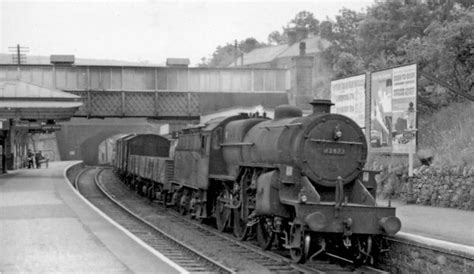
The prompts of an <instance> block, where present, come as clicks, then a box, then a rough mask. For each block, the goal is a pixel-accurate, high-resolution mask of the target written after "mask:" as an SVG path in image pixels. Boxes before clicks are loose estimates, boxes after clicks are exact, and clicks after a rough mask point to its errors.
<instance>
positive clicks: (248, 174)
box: [153, 100, 401, 263]
mask: <svg viewBox="0 0 474 274" xmlns="http://www.w3.org/2000/svg"><path fill="white" fill-rule="evenodd" d="M311 104H312V105H313V112H312V113H311V114H309V115H307V116H303V113H302V111H301V110H300V109H298V108H296V107H293V106H288V105H284V106H279V107H277V108H276V109H275V116H274V119H269V118H267V117H265V116H260V115H255V114H253V115H247V114H241V115H236V116H231V117H221V118H216V119H214V120H212V121H209V122H208V123H206V124H204V125H200V126H194V127H190V128H187V129H184V130H183V131H182V132H181V134H180V135H179V137H178V140H177V145H176V147H175V150H174V157H173V160H174V177H173V178H174V179H173V180H167V181H166V182H164V183H161V182H159V183H158V185H157V187H156V188H157V189H158V190H156V191H153V192H154V193H159V195H155V196H154V197H153V198H157V199H162V200H164V202H166V204H167V205H171V206H176V207H177V208H178V209H179V210H180V211H181V212H182V213H183V214H189V215H191V216H192V217H195V218H198V219H203V220H213V221H214V222H215V225H216V227H217V229H219V230H220V231H232V232H233V233H234V235H235V236H236V237H238V238H239V239H241V240H245V239H247V238H250V237H253V236H255V237H256V238H257V240H258V242H259V244H260V245H261V246H262V247H263V248H265V249H269V248H285V249H288V250H289V251H290V254H291V257H292V259H293V260H294V261H295V262H304V261H305V260H307V259H311V258H313V257H316V256H319V255H324V254H326V255H329V256H333V257H338V258H341V259H345V260H349V261H351V262H354V263H367V262H369V263H370V262H372V261H373V253H375V252H378V251H379V250H381V249H382V248H381V245H382V244H383V241H382V237H381V236H382V235H393V234H395V233H396V232H398V231H399V230H400V228H401V223H400V220H399V219H398V218H397V217H396V216H395V208H392V207H380V206H377V205H376V202H375V193H376V184H375V179H374V173H373V172H369V171H365V170H363V168H364V165H365V162H366V158H367V142H366V138H365V135H364V133H363V131H362V130H361V128H360V127H359V126H358V125H357V124H356V123H355V122H354V121H353V120H351V119H350V118H348V117H346V116H343V115H339V114H332V113H330V107H331V105H332V104H331V102H330V101H328V100H314V101H313V102H312V103H311ZM163 194H164V195H163Z"/></svg>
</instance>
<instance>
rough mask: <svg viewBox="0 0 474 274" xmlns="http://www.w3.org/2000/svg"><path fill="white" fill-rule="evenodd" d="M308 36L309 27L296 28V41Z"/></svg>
mask: <svg viewBox="0 0 474 274" xmlns="http://www.w3.org/2000/svg"><path fill="white" fill-rule="evenodd" d="M306 38H308V29H307V28H304V27H299V28H296V41H297V42H299V41H301V40H304V39H306Z"/></svg>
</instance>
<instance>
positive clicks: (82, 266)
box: [0, 162, 184, 273]
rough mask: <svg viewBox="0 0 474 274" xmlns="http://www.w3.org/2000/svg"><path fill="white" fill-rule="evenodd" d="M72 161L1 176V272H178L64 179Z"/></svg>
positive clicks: (53, 163) (180, 270)
mask: <svg viewBox="0 0 474 274" xmlns="http://www.w3.org/2000/svg"><path fill="white" fill-rule="evenodd" d="M70 164H72V162H52V163H50V165H49V168H48V169H46V168H41V169H21V170H16V171H11V172H9V173H8V174H4V175H0V273H31V272H33V273H51V272H55V273H70V272H75V273H78V272H79V273H112V272H113V273H145V272H146V273H180V272H183V271H184V270H183V269H182V268H180V267H179V266H177V265H176V264H175V263H173V262H171V261H170V260H168V259H167V258H165V257H164V256H162V255H161V254H160V253H158V252H156V251H151V250H149V249H148V248H147V247H146V246H144V245H142V244H140V243H139V241H136V240H135V239H133V238H131V237H130V236H128V235H127V234H126V233H125V232H124V231H122V230H121V229H120V228H118V227H116V226H115V225H113V224H112V223H111V222H109V221H108V220H106V219H105V218H104V217H103V216H102V215H101V214H100V213H98V212H96V211H95V210H94V209H93V208H92V207H90V206H89V205H88V204H87V203H86V202H85V201H84V200H83V199H82V198H81V197H79V196H78V194H77V193H76V192H75V190H74V189H73V188H72V186H71V185H70V184H69V182H68V181H67V179H66V178H65V175H64V174H65V169H66V167H67V166H68V165H70Z"/></svg>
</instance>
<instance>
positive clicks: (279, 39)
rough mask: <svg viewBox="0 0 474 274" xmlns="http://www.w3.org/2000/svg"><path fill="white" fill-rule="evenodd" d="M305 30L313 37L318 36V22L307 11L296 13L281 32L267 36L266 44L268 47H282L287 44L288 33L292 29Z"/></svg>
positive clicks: (273, 32)
mask: <svg viewBox="0 0 474 274" xmlns="http://www.w3.org/2000/svg"><path fill="white" fill-rule="evenodd" d="M298 27H302V28H306V29H308V31H309V33H311V34H313V35H317V34H319V20H318V19H316V18H314V14H313V13H312V12H309V11H305V10H304V11H300V12H298V13H297V14H296V15H295V17H294V18H293V19H291V20H290V21H289V22H288V23H287V24H286V27H282V31H281V32H279V31H277V30H275V31H272V32H271V33H270V34H269V35H268V39H267V40H268V43H269V44H270V45H282V44H286V43H288V31H289V30H290V29H292V28H298Z"/></svg>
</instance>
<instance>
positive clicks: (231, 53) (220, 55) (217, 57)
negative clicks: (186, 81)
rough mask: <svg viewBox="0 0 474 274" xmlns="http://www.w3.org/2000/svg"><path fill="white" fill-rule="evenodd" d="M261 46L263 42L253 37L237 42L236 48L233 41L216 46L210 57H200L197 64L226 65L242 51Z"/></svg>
mask: <svg viewBox="0 0 474 274" xmlns="http://www.w3.org/2000/svg"><path fill="white" fill-rule="evenodd" d="M262 46H265V44H264V43H261V42H259V41H257V39H255V38H253V37H250V38H247V39H245V40H241V41H240V42H238V43H237V49H236V48H235V43H234V44H231V43H226V45H225V46H217V48H216V50H215V51H214V53H213V54H212V57H211V58H210V59H207V58H205V57H203V58H201V63H200V64H199V66H200V67H227V66H228V65H230V64H231V63H232V62H233V61H234V59H235V57H236V56H237V57H240V55H241V54H242V53H247V52H250V51H252V50H254V49H256V48H259V47H262Z"/></svg>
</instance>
